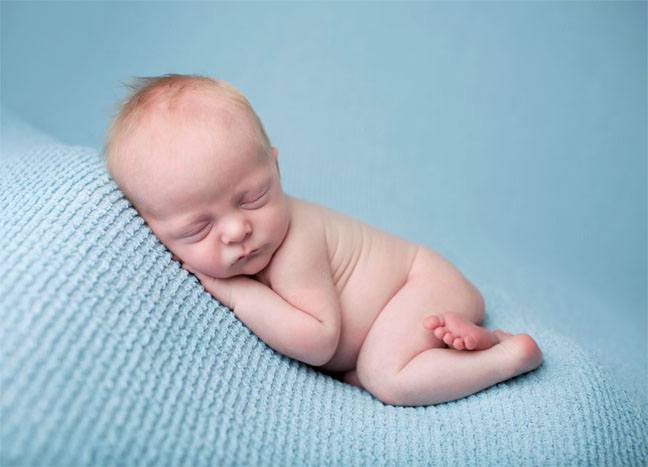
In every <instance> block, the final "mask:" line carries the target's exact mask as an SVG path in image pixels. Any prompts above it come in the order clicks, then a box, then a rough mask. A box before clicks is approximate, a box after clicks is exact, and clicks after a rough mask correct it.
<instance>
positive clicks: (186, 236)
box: [180, 224, 209, 238]
mask: <svg viewBox="0 0 648 467" xmlns="http://www.w3.org/2000/svg"><path fill="white" fill-rule="evenodd" d="M208 225H209V224H208ZM205 227H207V225H205V226H203V227H201V228H200V229H198V230H196V231H194V232H189V233H186V234H182V235H181V236H180V238H192V237H195V236H196V235H198V234H199V233H201V232H203V231H204V230H205Z"/></svg>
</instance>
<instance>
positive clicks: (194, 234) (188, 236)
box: [184, 190, 268, 239]
mask: <svg viewBox="0 0 648 467" xmlns="http://www.w3.org/2000/svg"><path fill="white" fill-rule="evenodd" d="M266 193H268V190H265V191H264V192H263V193H261V194H260V195H259V196H257V197H256V198H255V199H253V200H252V201H248V202H247V203H243V204H244V205H245V204H252V203H256V202H257V201H259V200H260V199H261V198H263V197H264V196H265V195H266ZM209 225H210V224H207V225H206V226H204V227H203V228H201V229H200V230H197V231H196V232H194V233H191V234H187V235H185V236H184V238H187V239H190V238H194V237H195V236H196V235H199V234H200V233H202V232H203V231H204V230H205V229H206V228H207V227H209Z"/></svg>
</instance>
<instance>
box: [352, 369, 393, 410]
mask: <svg viewBox="0 0 648 467" xmlns="http://www.w3.org/2000/svg"><path fill="white" fill-rule="evenodd" d="M397 375H398V370H397V369H389V368H385V367H381V365H366V364H360V362H358V367H357V368H356V374H355V376H356V378H357V379H358V381H359V382H360V384H361V385H362V387H363V388H364V389H365V390H366V391H367V392H369V393H370V394H371V395H372V396H374V397H375V398H376V399H378V400H380V401H381V402H383V403H384V404H389V405H402V404H401V402H402V401H403V391H402V388H401V387H400V385H399V381H398V378H397Z"/></svg>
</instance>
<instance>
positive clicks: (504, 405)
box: [0, 140, 648, 466]
mask: <svg viewBox="0 0 648 467" xmlns="http://www.w3.org/2000/svg"><path fill="white" fill-rule="evenodd" d="M0 161H1V162H0V163H1V165H0V186H1V187H2V190H1V192H0V213H1V216H0V278H1V279H0V340H1V342H2V345H1V348H2V359H1V362H0V381H1V383H2V398H1V401H0V420H1V421H2V422H1V423H0V447H1V448H0V464H1V465H39V466H40V465H93V466H94V465H115V464H120V465H172V466H175V465H191V466H207V465H405V464H407V465H506V464H511V465H547V464H549V465H573V464H581V465H645V464H646V463H647V462H648V446H647V444H646V439H648V422H647V420H648V418H647V417H646V414H645V413H642V412H641V409H640V408H639V407H638V406H636V405H634V403H633V402H632V401H631V399H630V398H629V397H628V396H627V394H626V393H625V392H624V391H623V390H621V389H620V388H618V387H617V386H616V385H615V383H614V381H611V380H610V379H609V378H608V377H607V375H606V373H604V372H603V371H602V370H601V368H600V367H599V366H598V365H597V363H596V362H594V361H592V360H591V359H590V357H589V356H588V355H587V354H586V353H585V352H583V351H582V350H581V349H580V348H579V347H578V346H577V345H575V344H574V343H573V342H571V341H570V340H569V339H567V338H565V337H563V336H561V334H560V333H559V332H556V330H554V329H547V328H545V327H543V325H542V323H541V317H538V316H536V315H534V313H533V312H532V310H525V309H524V307H521V306H520V305H519V304H516V303H514V302H513V300H512V299H511V298H510V297H509V296H507V294H506V293H505V292H504V291H502V290H500V289H498V288H497V287H494V286H491V287H482V289H481V290H482V293H483V295H484V297H485V300H486V313H487V319H486V322H485V325H486V326H488V327H501V328H504V329H507V330H509V331H511V332H527V333H529V334H531V335H532V336H533V337H534V338H535V339H536V341H537V342H538V344H539V345H540V347H541V348H542V350H543V352H544V356H545V361H544V364H543V365H542V366H541V367H540V368H539V369H537V370H535V371H533V372H531V373H527V374H525V375H521V376H519V377H517V378H514V379H511V380H509V381H506V382H503V383H501V384H498V385H496V386H493V387H491V388H488V389H486V390H484V391H481V392H479V393H477V394H474V395H471V396H469V397H467V398H464V399H460V400H457V401H452V402H448V403H444V404H439V405H436V406H429V407H416V408H412V407H396V406H389V405H385V404H383V403H381V402H380V401H379V400H377V399H375V398H374V397H372V396H371V395H370V394H369V393H367V392H365V391H362V390H360V389H358V388H356V387H353V386H350V385H347V384H344V383H342V382H340V381H337V380H335V379H333V378H331V377H329V376H327V375H324V374H322V373H320V372H318V371H317V370H316V369H314V368H311V367H309V366H308V365H305V364H302V363H300V362H297V361H294V360H291V359H289V358H287V357H285V356H283V355H280V354H278V353H276V352H275V351H273V350H272V349H271V348H269V347H268V346H266V345H265V344H264V343H263V342H262V341H261V340H259V339H258V338H257V337H256V336H255V335H254V334H253V333H252V332H251V331H250V330H249V329H248V328H247V327H246V326H245V325H244V324H243V323H242V322H240V321H239V320H238V319H237V318H236V317H235V316H234V314H233V313H232V312H231V311H230V310H229V309H227V308H225V307H223V306H221V305H220V304H219V303H218V302H217V301H216V300H214V299H213V298H212V297H211V296H210V295H209V294H208V293H207V292H206V291H205V290H204V289H203V288H202V286H201V285H200V283H199V282H198V281H197V280H196V279H195V278H194V277H193V276H191V275H189V274H188V273H187V272H186V271H184V270H182V269H181V268H180V267H179V266H178V264H177V263H176V262H174V261H172V260H171V255H170V253H169V251H168V250H167V249H166V248H165V247H164V246H163V245H162V244H161V243H160V242H159V241H158V240H157V238H156V237H155V236H154V235H153V234H152V232H151V231H150V230H149V229H148V227H147V226H146V224H145V223H144V221H143V219H142V218H141V217H140V216H138V214H137V212H136V211H135V210H134V209H133V208H132V206H131V205H130V204H129V203H128V201H127V200H126V199H125V198H124V197H123V196H122V194H121V193H120V191H119V190H118V189H117V187H116V186H115V184H114V183H113V182H112V180H111V179H110V178H109V177H108V175H107V174H106V173H105V171H104V170H103V166H102V163H101V160H100V158H99V155H98V154H97V152H96V151H95V150H93V149H89V148H82V147H70V146H66V145H62V144H60V143H56V142H53V141H52V142H50V141H42V140H40V141H38V142H36V143H34V144H31V145H18V146H3V153H2V157H1V158H0Z"/></svg>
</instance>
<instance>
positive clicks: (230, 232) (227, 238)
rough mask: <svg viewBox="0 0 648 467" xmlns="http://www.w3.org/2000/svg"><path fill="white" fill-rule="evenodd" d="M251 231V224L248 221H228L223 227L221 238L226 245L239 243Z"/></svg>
mask: <svg viewBox="0 0 648 467" xmlns="http://www.w3.org/2000/svg"><path fill="white" fill-rule="evenodd" d="M251 233H252V226H251V225H250V223H249V222H247V221H246V222H229V223H228V224H227V226H226V227H225V228H224V229H223V233H222V234H221V240H222V242H223V243H225V244H226V245H229V244H231V243H241V242H243V241H245V240H246V239H247V238H248V237H249V236H250V234H251Z"/></svg>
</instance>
